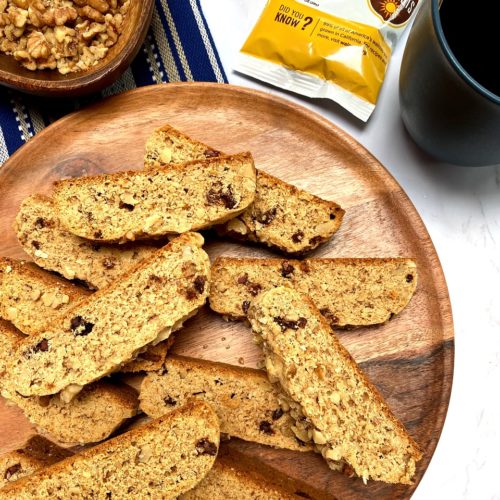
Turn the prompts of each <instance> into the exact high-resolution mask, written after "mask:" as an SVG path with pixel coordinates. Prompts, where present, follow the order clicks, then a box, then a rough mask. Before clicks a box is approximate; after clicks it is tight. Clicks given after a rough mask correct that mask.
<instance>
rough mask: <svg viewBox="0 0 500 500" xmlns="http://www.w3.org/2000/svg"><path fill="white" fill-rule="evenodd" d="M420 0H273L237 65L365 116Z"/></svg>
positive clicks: (256, 76) (373, 103)
mask: <svg viewBox="0 0 500 500" xmlns="http://www.w3.org/2000/svg"><path fill="white" fill-rule="evenodd" d="M418 2H419V0H268V1H267V3H266V6H265V7H264V10H263V11H262V14H261V16H260V18H259V20H258V21H257V23H256V24H255V26H254V28H253V30H252V32H251V33H250V35H249V37H248V38H247V40H246V42H245V44H244V45H243V47H242V48H241V51H240V54H239V58H238V62H237V65H236V67H235V69H236V70H237V71H240V72H241V73H245V74H246V75H249V76H252V77H254V78H257V79H259V80H262V81H265V82H267V83H271V84H272V85H275V86H277V87H281V88H283V89H286V90H291V91H293V92H297V93H299V94H303V95H306V96H308V97H323V98H328V99H331V100H333V101H336V102H338V103H339V104H340V105H341V106H343V107H344V108H346V109H347V110H349V111H350V112H351V113H352V114H354V115H355V116H357V117H358V118H360V119H361V120H363V121H366V120H368V118H369V117H370V115H371V113H372V111H373V110H374V108H375V104H376V102H377V97H378V94H379V92H380V88H381V86H382V83H383V81H384V77H385V73H386V70H387V66H388V64H389V60H390V57H391V52H392V49H393V48H394V46H395V44H396V43H397V41H398V40H399V38H400V37H401V35H402V33H403V31H404V29H405V27H406V26H407V25H408V23H409V21H410V20H411V18H412V17H413V16H414V14H415V12H416V10H417V7H418Z"/></svg>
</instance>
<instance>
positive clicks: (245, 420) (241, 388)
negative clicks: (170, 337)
mask: <svg viewBox="0 0 500 500" xmlns="http://www.w3.org/2000/svg"><path fill="white" fill-rule="evenodd" d="M193 397H194V398H199V399H201V400H203V401H206V402H208V403H210V405H211V406H212V407H213V409H214V410H215V412H216V413H217V415H218V417H219V420H220V425H221V432H224V433H226V434H228V435H230V436H233V437H238V438H241V439H244V440H247V441H253V442H256V443H260V444H266V445H269V446H275V447H277V448H287V449H289V450H300V451H310V450H311V447H310V446H307V445H305V444H304V443H303V442H301V441H300V440H298V439H297V438H296V437H295V434H294V433H293V432H292V429H291V426H292V424H293V420H292V419H291V417H290V416H289V415H287V414H284V413H283V410H282V409H281V407H280V404H279V391H278V390H277V389H276V388H275V387H273V386H272V384H270V383H269V381H268V380H267V376H266V374H265V372H263V371H261V370H253V369H250V368H242V367H238V366H232V365H228V364H224V363H216V362H213V361H204V360H198V359H192V358H186V357H183V356H168V357H167V360H166V362H165V366H164V367H163V369H162V370H160V371H159V372H150V373H148V374H147V375H146V377H145V378H144V380H143V382H142V385H141V391H140V396H139V398H140V401H141V403H140V407H141V409H142V410H143V411H144V412H145V413H146V414H147V415H149V416H150V417H159V416H160V415H163V414H164V413H167V412H170V411H173V410H174V409H176V408H178V407H179V406H182V405H183V404H185V403H186V401H187V400H188V399H190V398H193Z"/></svg>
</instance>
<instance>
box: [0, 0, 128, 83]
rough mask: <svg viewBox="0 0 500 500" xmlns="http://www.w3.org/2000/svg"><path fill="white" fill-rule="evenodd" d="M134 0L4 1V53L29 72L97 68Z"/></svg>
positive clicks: (0, 46)
mask: <svg viewBox="0 0 500 500" xmlns="http://www.w3.org/2000/svg"><path fill="white" fill-rule="evenodd" d="M130 1H131V0H0V52H4V53H6V54H8V55H12V56H13V57H14V58H15V59H16V60H18V61H19V62H20V63H21V64H22V65H23V66H24V67H25V68H27V69H29V70H33V71H34V70H37V69H57V70H58V71H59V72H60V73H62V74H63V75H64V74H67V73H71V72H75V71H83V70H86V69H89V68H91V67H92V66H95V65H96V64H97V63H98V62H99V61H100V60H101V59H102V58H104V57H105V56H106V54H107V53H108V50H109V48H110V47H112V46H113V45H114V44H115V43H116V42H117V40H118V37H119V36H120V34H121V31H122V26H123V20H124V17H125V15H126V13H127V11H128V9H129V5H130Z"/></svg>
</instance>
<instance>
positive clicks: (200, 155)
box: [144, 125, 344, 254]
mask: <svg viewBox="0 0 500 500" xmlns="http://www.w3.org/2000/svg"><path fill="white" fill-rule="evenodd" d="M223 155H224V153H221V152H220V151H217V150H215V149H214V148H212V147H210V146H207V145H206V144H203V143H202V142H199V141H196V140H194V139H192V138H191V137H189V136H187V135H186V134H184V133H182V132H180V131H179V130H176V129H175V128H173V127H171V126H170V125H165V126H164V127H161V128H159V129H157V130H155V131H154V132H153V134H152V135H151V136H150V137H149V139H148V141H147V143H146V155H145V158H144V165H145V167H146V168H156V167H158V166H161V165H163V166H165V165H172V164H176V163H179V162H184V161H189V160H201V159H204V158H207V157H217V156H223ZM256 190H257V191H256V194H255V200H254V202H253V203H252V205H250V207H249V208H248V209H247V210H245V211H244V212H243V213H242V214H240V215H239V216H238V217H236V218H234V219H232V220H230V221H228V222H226V223H225V224H222V225H219V226H217V227H216V229H217V232H218V233H219V234H222V235H224V234H228V235H230V236H232V237H235V238H237V239H240V240H249V241H255V242H260V243H263V244H265V245H268V246H270V247H275V248H278V249H279V250H281V251H282V252H285V253H288V254H303V253H305V252H308V251H310V250H313V249H314V248H316V247H317V246H319V245H320V244H321V243H324V242H325V241H328V240H329V239H330V238H331V237H332V236H333V234H334V233H335V232H336V231H337V230H338V229H339V227H340V225H341V223H342V218H343V216H344V210H342V208H341V207H340V206H339V205H337V204H336V203H334V202H332V201H327V200H323V199H322V198H319V197H318V196H314V195H312V194H310V193H308V192H307V191H304V190H303V189H299V188H297V187H295V186H293V185H291V184H288V183H286V182H284V181H282V180H281V179H278V178H276V177H273V176H272V175H269V174H267V173H266V172H263V171H262V170H257V184H256Z"/></svg>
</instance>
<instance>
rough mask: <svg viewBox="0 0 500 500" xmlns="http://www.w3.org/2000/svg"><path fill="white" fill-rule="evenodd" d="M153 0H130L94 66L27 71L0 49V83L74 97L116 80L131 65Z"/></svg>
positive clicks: (146, 23)
mask: <svg viewBox="0 0 500 500" xmlns="http://www.w3.org/2000/svg"><path fill="white" fill-rule="evenodd" d="M153 7H154V0H132V1H131V2H130V8H129V11H128V12H127V15H126V16H125V18H124V22H123V31H122V33H121V35H120V37H119V38H118V41H117V42H116V44H115V45H113V46H112V47H111V48H110V49H109V51H108V53H107V54H106V57H104V58H103V59H102V60H101V61H100V62H99V63H98V64H97V65H96V66H94V67H92V68H90V69H88V70H85V71H80V72H77V73H68V74H67V75H62V74H61V73H59V71H57V70H39V71H30V70H28V69H26V68H24V67H23V66H21V64H19V63H18V62H17V61H16V60H15V59H14V58H13V57H12V56H8V55H5V54H3V53H0V84H1V85H5V86H7V87H10V88H14V89H16V90H21V91H23V92H28V93H30V94H36V95H40V96H46V97H76V96H82V95H85V94H90V93H92V92H97V91H99V90H101V89H103V88H104V87H107V86H108V85H111V84H112V83H113V82H115V80H117V79H118V78H119V77H120V75H121V74H122V73H123V72H124V71H125V70H126V69H127V68H128V67H129V66H130V63H131V62H132V60H133V59H134V57H135V56H136V55H137V53H138V52H139V49H140V47H141V45H142V42H144V39H145V38H146V33H147V31H148V28H149V24H150V21H151V16H152V15H153Z"/></svg>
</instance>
